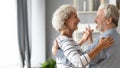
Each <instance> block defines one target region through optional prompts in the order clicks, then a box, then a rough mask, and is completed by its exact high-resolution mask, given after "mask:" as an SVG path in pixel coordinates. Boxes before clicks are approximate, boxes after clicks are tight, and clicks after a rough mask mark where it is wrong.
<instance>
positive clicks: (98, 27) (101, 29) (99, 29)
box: [96, 26, 104, 31]
mask: <svg viewBox="0 0 120 68" xmlns="http://www.w3.org/2000/svg"><path fill="white" fill-rule="evenodd" d="M96 29H97V30H98V31H103V29H104V27H103V26H97V27H96Z"/></svg>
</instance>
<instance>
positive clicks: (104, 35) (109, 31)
mask: <svg viewBox="0 0 120 68" xmlns="http://www.w3.org/2000/svg"><path fill="white" fill-rule="evenodd" d="M115 32H116V28H112V29H109V30H107V31H105V32H103V33H102V34H101V35H100V37H106V36H109V35H110V34H111V33H115Z"/></svg>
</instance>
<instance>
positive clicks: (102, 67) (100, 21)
mask: <svg viewBox="0 0 120 68" xmlns="http://www.w3.org/2000/svg"><path fill="white" fill-rule="evenodd" d="M118 20H119V11H118V9H117V8H116V6H114V5H112V4H102V5H101V6H100V7H99V9H98V12H97V16H96V18H95V22H96V24H97V27H96V29H97V30H99V31H100V32H101V34H100V36H99V37H98V38H96V40H95V41H93V42H92V44H91V45H90V47H89V48H88V49H87V50H86V51H85V52H89V51H90V50H92V49H93V48H94V47H95V46H96V45H97V44H98V42H99V40H100V38H102V37H107V36H110V37H112V38H113V39H114V43H113V46H111V47H108V48H106V49H105V50H103V51H101V52H100V53H99V54H98V55H97V56H96V57H95V58H94V59H92V60H91V62H90V63H89V64H90V65H89V67H90V68H120V54H119V52H120V35H119V34H118V32H117V31H116V27H117V26H118ZM90 38H91V36H89V37H88V40H89V41H92V40H90ZM60 53H62V52H60V50H58V51H57V54H56V56H57V55H59V54H60ZM63 57H64V56H63ZM61 59H62V58H61ZM64 59H65V58H64ZM63 62H64V63H66V61H65V60H64V61H63Z"/></svg>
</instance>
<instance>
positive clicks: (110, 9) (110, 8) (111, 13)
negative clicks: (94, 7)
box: [99, 4, 119, 27]
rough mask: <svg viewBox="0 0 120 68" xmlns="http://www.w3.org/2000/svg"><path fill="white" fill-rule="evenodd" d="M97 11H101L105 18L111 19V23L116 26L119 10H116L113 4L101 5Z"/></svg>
mask: <svg viewBox="0 0 120 68" xmlns="http://www.w3.org/2000/svg"><path fill="white" fill-rule="evenodd" d="M99 9H103V10H104V13H105V17H106V18H109V17H111V18H112V22H113V23H114V24H115V26H116V27H117V26H118V20H119V10H118V8H117V7H116V6H115V5H113V4H101V5H100V7H99Z"/></svg>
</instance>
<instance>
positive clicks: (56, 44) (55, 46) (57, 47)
mask: <svg viewBox="0 0 120 68" xmlns="http://www.w3.org/2000/svg"><path fill="white" fill-rule="evenodd" d="M58 49H59V45H58V42H57V40H55V41H54V42H53V46H52V54H53V55H54V56H56V54H57V51H58Z"/></svg>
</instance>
